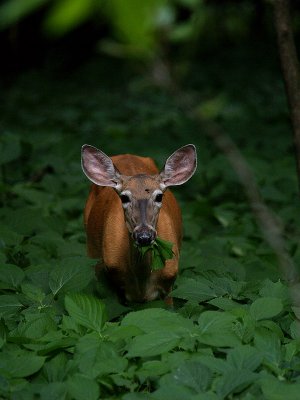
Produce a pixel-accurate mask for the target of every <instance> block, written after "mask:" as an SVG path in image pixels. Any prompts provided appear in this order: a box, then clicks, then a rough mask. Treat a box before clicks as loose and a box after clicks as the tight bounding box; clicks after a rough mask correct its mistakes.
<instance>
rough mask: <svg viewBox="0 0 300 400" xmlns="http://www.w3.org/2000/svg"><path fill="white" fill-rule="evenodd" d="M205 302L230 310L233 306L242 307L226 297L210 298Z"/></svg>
mask: <svg viewBox="0 0 300 400" xmlns="http://www.w3.org/2000/svg"><path fill="white" fill-rule="evenodd" d="M207 303H208V304H211V305H212V306H215V307H218V308H220V309H221V310H224V311H231V310H233V309H235V308H240V307H243V306H242V305H241V304H239V303H238V302H236V301H233V300H231V299H228V298H227V297H217V298H216V299H212V300H210V301H208V302H207Z"/></svg>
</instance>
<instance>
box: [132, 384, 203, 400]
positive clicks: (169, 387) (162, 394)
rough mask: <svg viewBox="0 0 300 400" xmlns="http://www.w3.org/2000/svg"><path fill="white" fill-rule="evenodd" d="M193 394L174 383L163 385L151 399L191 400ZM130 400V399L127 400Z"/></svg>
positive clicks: (190, 390)
mask: <svg viewBox="0 0 300 400" xmlns="http://www.w3.org/2000/svg"><path fill="white" fill-rule="evenodd" d="M194 394H195V392H194V391H193V390H192V389H190V388H188V387H185V386H178V385H174V382H171V383H169V382H168V383H163V384H161V385H160V387H159V389H158V390H156V391H155V392H154V393H152V396H151V399H154V400H183V399H191V400H192V399H193V395H194ZM129 400H130V398H129Z"/></svg>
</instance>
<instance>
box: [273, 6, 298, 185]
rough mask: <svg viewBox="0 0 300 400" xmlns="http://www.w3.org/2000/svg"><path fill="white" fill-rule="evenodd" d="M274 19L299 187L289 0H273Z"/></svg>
mask: <svg viewBox="0 0 300 400" xmlns="http://www.w3.org/2000/svg"><path fill="white" fill-rule="evenodd" d="M273 5H274V21H275V28H276V32H277V42H278V49H279V55H280V61H281V68H282V73H283V78H284V83H285V90H286V94H287V99H288V103H289V107H290V113H291V120H292V126H293V134H294V145H295V153H296V162H297V175H298V184H299V189H300V73H299V62H298V58H297V52H296V47H295V42H294V38H293V32H292V24H291V14H290V5H289V0H273Z"/></svg>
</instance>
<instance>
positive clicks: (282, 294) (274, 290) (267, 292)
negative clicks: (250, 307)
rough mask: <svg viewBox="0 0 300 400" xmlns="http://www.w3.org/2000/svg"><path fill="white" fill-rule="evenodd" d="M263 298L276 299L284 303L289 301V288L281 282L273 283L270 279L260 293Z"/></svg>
mask: <svg viewBox="0 0 300 400" xmlns="http://www.w3.org/2000/svg"><path fill="white" fill-rule="evenodd" d="M259 294H260V295H261V296H262V297H276V298H278V299H281V300H282V301H283V302H287V301H289V291H288V287H287V286H286V285H284V284H283V283H282V282H281V281H277V282H272V281H271V280H270V279H266V280H265V281H264V282H263V286H262V288H261V289H260V291H259Z"/></svg>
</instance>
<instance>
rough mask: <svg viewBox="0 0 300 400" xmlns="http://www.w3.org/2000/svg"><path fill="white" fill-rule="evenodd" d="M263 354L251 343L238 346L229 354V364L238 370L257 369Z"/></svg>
mask: <svg viewBox="0 0 300 400" xmlns="http://www.w3.org/2000/svg"><path fill="white" fill-rule="evenodd" d="M262 358H263V356H262V354H261V353H260V352H259V351H258V350H257V349H256V348H254V347H251V346H249V345H245V346H242V345H240V346H237V347H235V348H234V349H232V350H230V351H229V353H228V355H227V361H228V364H229V365H230V366H231V368H235V369H236V370H249V371H255V370H256V368H257V367H258V366H259V365H260V363H261V362H262Z"/></svg>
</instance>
